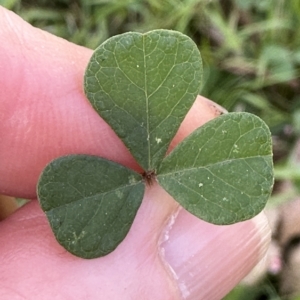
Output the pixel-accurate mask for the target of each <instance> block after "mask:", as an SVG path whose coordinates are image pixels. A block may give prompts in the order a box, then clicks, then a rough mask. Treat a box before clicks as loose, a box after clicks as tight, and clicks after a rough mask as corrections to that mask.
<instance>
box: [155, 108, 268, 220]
mask: <svg viewBox="0 0 300 300" xmlns="http://www.w3.org/2000/svg"><path fill="white" fill-rule="evenodd" d="M157 179H158V182H159V184H160V185H161V186H162V187H164V188H165V190H166V191H167V192H168V193H169V194H170V195H172V196H173V197H174V199H175V200H176V201H178V202H179V203H180V204H181V205H182V206H183V207H184V208H185V209H186V210H188V211H189V212H191V213H192V214H194V215H195V216H197V217H199V218H201V219H203V220H205V221H208V222H211V223H214V224H231V223H235V222H239V221H243V220H247V219H249V218H252V217H253V216H255V215H256V214H258V213H259V212H260V211H261V210H262V209H263V208H264V206H265V204H266V201H267V200H268V198H269V196H270V193H271V190H272V186H273V163H272V145H271V135H270V131H269V129H268V127H267V126H266V124H265V123H264V122H263V121H262V120H261V119H259V118H258V117H256V116H254V115H252V114H248V113H230V114H225V115H223V116H220V117H218V118H216V119H214V120H212V121H210V122H208V123H207V124H205V125H204V126H202V127H200V128H198V129H197V130H196V131H194V132H193V133H192V134H191V135H190V136H189V137H187V138H186V139H185V140H184V141H183V142H181V143H180V144H179V145H178V146H177V147H176V148H175V149H174V150H173V151H172V152H171V153H170V154H169V155H168V156H167V157H166V158H165V159H164V160H163V162H162V164H161V165H160V168H159V170H158V176H157Z"/></svg>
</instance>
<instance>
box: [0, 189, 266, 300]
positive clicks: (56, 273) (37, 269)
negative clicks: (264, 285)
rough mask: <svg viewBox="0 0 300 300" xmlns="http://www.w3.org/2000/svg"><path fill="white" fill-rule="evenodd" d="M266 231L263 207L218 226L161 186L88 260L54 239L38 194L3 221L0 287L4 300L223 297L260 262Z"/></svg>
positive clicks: (147, 196)
mask: <svg viewBox="0 0 300 300" xmlns="http://www.w3.org/2000/svg"><path fill="white" fill-rule="evenodd" d="M162 204H163V205H162ZM169 216H171V217H170V218H169V219H168V217H169ZM166 220H169V221H168V222H166ZM269 238H270V235H269V230H268V227H267V223H266V219H265V218H264V217H263V216H262V215H260V216H259V217H258V218H255V219H254V220H250V221H247V222H242V223H238V224H235V225H231V226H215V225H212V224H208V223H205V222H203V221H200V220H199V219H197V218H195V217H193V216H192V215H191V214H189V213H187V212H186V211H184V210H183V209H181V210H179V211H178V206H176V205H175V204H174V201H173V200H172V199H171V197H170V196H169V195H168V194H167V193H166V192H164V191H163V190H162V189H161V188H159V187H158V186H156V187H154V188H151V190H149V191H148V192H147V194H146V196H145V199H144V201H143V204H142V206H141V208H140V210H139V212H138V215H137V217H136V219H135V221H134V223H133V226H132V228H131V230H130V232H129V234H128V236H127V237H126V238H125V240H124V241H123V242H122V243H121V244H120V245H119V246H118V248H117V249H116V250H115V251H114V252H112V253H111V254H109V255H107V256H105V257H102V258H98V259H93V260H84V259H80V258H77V257H75V256H73V255H71V254H70V253H67V252H66V251H65V250H64V249H63V248H62V247H61V246H60V245H59V244H58V243H57V242H56V240H55V239H54V237H53V234H52V232H51V231H50V228H49V225H48V223H47V221H46V219H45V216H44V214H43V212H42V211H41V209H40V207H39V206H38V204H37V202H36V201H33V202H31V203H29V204H27V205H26V206H25V207H23V208H21V209H20V210H19V211H18V212H17V213H15V214H14V215H13V216H11V217H9V218H8V219H6V220H5V221H3V222H2V223H0V244H1V248H0V257H1V273H0V295H1V299H3V300H6V299H7V300H8V299H23V298H22V297H25V295H34V297H35V298H37V299H45V300H47V299H53V298H55V297H56V296H57V295H61V299H70V300H72V299H95V298H97V299H99V300H101V299H123V300H126V299H156V300H166V299H170V300H171V299H172V300H176V299H188V300H189V299H194V300H199V299H211V300H214V299H221V298H222V297H223V296H224V295H225V294H226V293H228V292H229V290H230V289H232V288H233V287H234V286H235V285H236V284H237V283H238V282H239V281H240V280H241V279H242V278H243V277H244V276H245V275H246V274H247V273H248V272H249V270H250V269H251V268H252V267H253V266H254V265H255V264H256V263H257V262H258V260H259V259H260V258H261V256H262V255H263V253H264V251H265V249H266V246H267V244H268V241H269ZM49 283H51V284H49Z"/></svg>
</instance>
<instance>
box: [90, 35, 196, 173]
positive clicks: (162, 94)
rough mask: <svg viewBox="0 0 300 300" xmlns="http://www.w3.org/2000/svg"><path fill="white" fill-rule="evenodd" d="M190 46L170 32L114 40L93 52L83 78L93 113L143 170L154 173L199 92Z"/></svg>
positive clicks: (183, 39) (182, 36)
mask: <svg viewBox="0 0 300 300" xmlns="http://www.w3.org/2000/svg"><path fill="white" fill-rule="evenodd" d="M201 75H202V63H201V57H200V53H199V51H198V49H197V46H196V45H195V44H194V42H193V41H192V40H191V39H190V38H189V37H187V36H185V35H183V34H181V33H179V32H176V31H170V30H154V31H150V32H148V33H145V34H140V33H134V32H129V33H125V34H121V35H118V36H114V37H112V38H110V39H108V40H107V41H106V42H104V43H103V44H102V45H100V46H99V47H98V48H97V49H96V50H95V52H94V54H93V56H92V58H91V60H90V62H89V64H88V67H87V70H86V73H85V79H84V86H85V93H86V95H87V97H88V99H89V100H90V102H91V103H92V105H93V107H94V108H95V110H96V111H97V112H98V113H99V114H100V115H101V117H102V118H103V119H104V120H105V121H106V122H107V123H108V124H109V125H110V126H111V127H112V128H113V130H114V131H115V132H116V133H117V135H118V136H119V137H120V138H121V139H122V141H123V142H124V144H125V145H126V146H127V148H128V149H129V150H130V152H131V153H132V155H133V156H134V157H135V159H136V160H137V162H138V163H139V164H140V165H141V166H142V167H143V169H144V170H155V169H156V168H157V166H158V165H159V163H160V162H161V160H162V158H163V157H164V155H165V153H166V151H167V149H168V146H169V144H170V142H171V140H172V138H173V137H174V135H175V134H176V132H177V130H178V128H179V126H180V124H181V122H182V120H183V119H184V117H185V115H186V114H187V112H188V110H189V109H190V107H191V106H192V104H193V102H194V101H195V99H196V96H197V94H198V92H199V89H200V84H201Z"/></svg>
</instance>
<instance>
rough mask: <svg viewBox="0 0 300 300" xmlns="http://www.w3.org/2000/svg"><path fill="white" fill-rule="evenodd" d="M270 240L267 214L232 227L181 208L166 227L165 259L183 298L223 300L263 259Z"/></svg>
mask: <svg viewBox="0 0 300 300" xmlns="http://www.w3.org/2000/svg"><path fill="white" fill-rule="evenodd" d="M269 240H270V230H269V227H268V223H267V219H266V217H265V216H264V214H259V215H258V216H256V217H255V218H254V219H252V220H250V221H246V222H241V223H237V224H234V225H229V226H217V225H213V224H209V223H206V222H204V221H201V220H199V219H198V218H196V217H194V216H192V215H191V214H190V213H188V212H187V211H185V210H184V209H181V210H180V211H179V213H178V214H177V215H174V216H173V218H172V219H171V221H170V223H169V224H168V225H167V227H166V228H165V231H164V232H163V236H162V242H161V243H160V250H161V256H162V260H163V262H164V263H165V265H166V268H167V269H168V270H169V271H170V272H171V274H172V276H173V278H174V281H175V283H176V285H177V287H178V290H179V294H180V296H181V298H182V299H187V300H190V299H195V300H196V299H197V300H199V299H210V300H213V299H221V298H222V297H224V296H225V295H226V294H227V293H228V292H229V291H230V290H231V289H232V288H233V287H234V286H235V285H236V284H238V282H239V281H240V280H241V279H242V278H243V277H244V276H245V275H247V273H248V272H249V271H250V270H251V269H252V268H253V267H254V266H255V264H256V263H257V262H258V261H259V260H260V258H262V257H263V255H264V253H265V251H266V249H267V247H268V244H269Z"/></svg>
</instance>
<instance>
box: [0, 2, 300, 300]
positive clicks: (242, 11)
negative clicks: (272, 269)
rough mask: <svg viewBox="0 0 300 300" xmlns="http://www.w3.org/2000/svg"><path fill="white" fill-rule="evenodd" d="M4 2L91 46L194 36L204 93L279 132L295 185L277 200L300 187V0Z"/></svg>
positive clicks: (286, 172)
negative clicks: (130, 35) (156, 33)
mask: <svg viewBox="0 0 300 300" xmlns="http://www.w3.org/2000/svg"><path fill="white" fill-rule="evenodd" d="M0 5H3V6H4V7H6V8H8V9H11V10H13V11H15V12H16V13H17V14H18V15H20V16H21V17H22V18H23V19H25V20H26V21H28V22H29V23H31V24H33V25H34V26H36V27H39V28H42V29H44V30H46V31H48V32H51V33H53V34H55V35H57V36H61V37H63V38H65V39H67V40H69V41H71V42H74V43H76V44H80V45H84V46H86V47H89V48H95V47H97V46H98V45H99V44H100V43H101V42H103V41H104V40H106V39H107V38H108V37H110V36H112V35H115V34H119V33H122V32H126V31H139V32H145V31H148V30H151V29H156V28H166V29H174V30H178V31H181V32H183V33H185V34H187V35H189V36H190V37H191V38H192V39H193V40H194V41H195V42H196V43H197V45H198V46H199V49H200V51H201V53H202V57H203V62H204V71H205V73H204V83H203V87H202V92H201V94H202V95H204V96H206V97H208V98H210V99H212V100H214V101H215V102H217V103H219V104H221V105H222V106H224V107H225V108H227V109H228V110H229V111H248V112H252V113H255V114H256V115H258V116H260V117H261V118H262V119H263V120H264V121H265V122H266V123H267V124H268V125H269V127H270V129H271V131H272V134H273V138H274V161H275V170H276V178H277V180H278V182H279V181H282V180H290V181H292V182H293V183H294V185H293V190H292V192H291V191H287V192H279V193H277V194H274V196H273V197H272V199H271V202H270V203H278V202H282V201H285V199H286V198H287V195H289V196H291V194H292V195H295V194H298V191H299V188H300V171H299V170H300V168H298V166H299V164H300V162H299V159H297V155H295V153H294V151H293V147H294V144H295V141H296V140H297V139H298V135H299V133H300V93H299V92H300V81H299V74H300V69H299V67H300V30H299V28H300V1H299V0H148V1H146V0H122V1H120V0H52V1H50V0H48V1H47V0H26V1H20V0H0ZM275 190H276V189H275ZM272 201H273V202H272ZM262 290H264V292H262V293H265V295H267V296H266V297H265V298H261V299H273V300H275V299H279V298H278V295H277V293H276V291H274V288H273V287H272V286H271V285H262V286H260V287H258V290H257V291H256V290H255V293H256V292H257V293H258V294H259V291H260V292H261V291H262ZM253 291H254V290H253ZM253 293H254V292H253ZM246 297H248V298H246ZM226 299H227V300H233V299H250V298H249V291H246V290H245V289H241V288H238V289H236V290H234V291H233V292H232V293H231V294H230V295H229V296H228V297H226ZM251 299H252V298H251ZM253 299H254V298H253Z"/></svg>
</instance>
